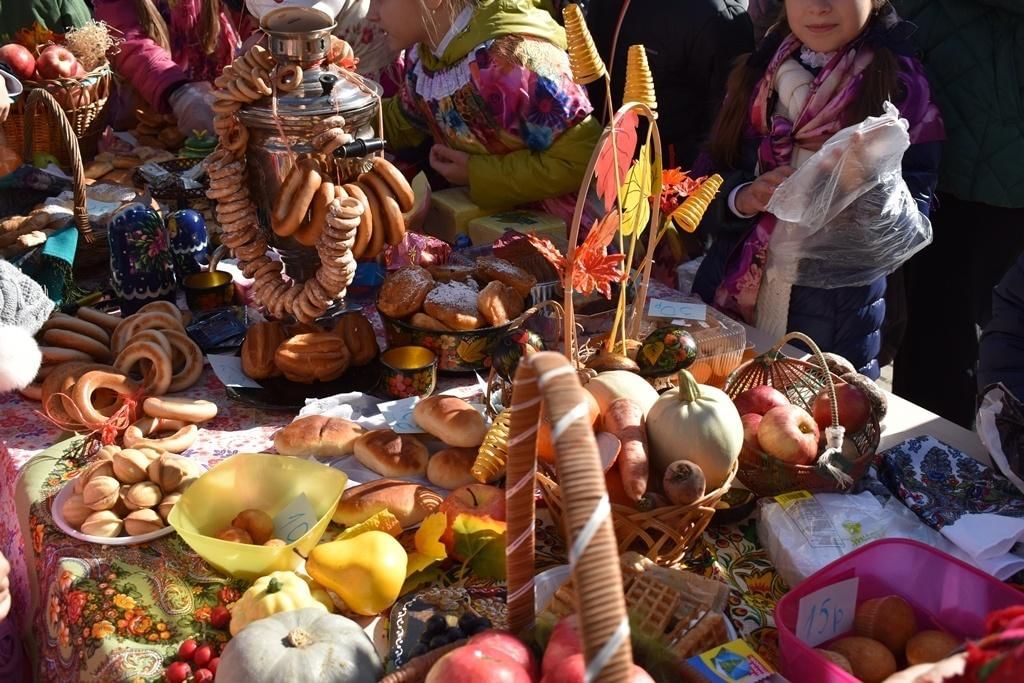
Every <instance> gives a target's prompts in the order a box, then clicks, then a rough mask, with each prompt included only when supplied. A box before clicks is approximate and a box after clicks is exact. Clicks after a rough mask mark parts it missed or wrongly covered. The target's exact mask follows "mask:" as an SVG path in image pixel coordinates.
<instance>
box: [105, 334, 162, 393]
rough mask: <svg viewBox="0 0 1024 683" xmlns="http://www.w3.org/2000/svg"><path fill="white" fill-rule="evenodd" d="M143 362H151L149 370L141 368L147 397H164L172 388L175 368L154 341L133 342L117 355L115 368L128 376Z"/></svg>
mask: <svg viewBox="0 0 1024 683" xmlns="http://www.w3.org/2000/svg"><path fill="white" fill-rule="evenodd" d="M141 361H149V363H150V367H149V368H142V367H140V371H141V374H142V375H143V377H144V379H143V382H144V384H143V389H144V390H145V392H146V395H147V396H163V395H164V394H166V393H167V390H168V389H169V388H170V386H171V378H172V377H173V376H174V368H173V367H172V366H171V356H170V354H168V353H166V352H165V351H164V350H163V348H162V347H161V346H160V345H159V344H157V343H156V342H152V341H133V342H132V343H131V344H128V345H127V346H126V347H124V349H123V350H122V351H121V353H119V354H117V360H115V361H114V368H116V369H117V371H118V372H122V373H124V374H125V375H128V373H129V371H131V369H132V368H133V367H135V365H136V364H139V363H141Z"/></svg>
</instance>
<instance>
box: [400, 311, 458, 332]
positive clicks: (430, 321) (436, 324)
mask: <svg viewBox="0 0 1024 683" xmlns="http://www.w3.org/2000/svg"><path fill="white" fill-rule="evenodd" d="M409 324H410V325H412V326H413V327H417V328H419V329H421V330H434V331H436V332H451V331H452V328H450V327H448V326H447V325H445V324H444V323H443V322H441V321H440V320H438V319H437V318H431V317H430V316H429V315H427V314H426V313H413V314H412V317H411V318H409Z"/></svg>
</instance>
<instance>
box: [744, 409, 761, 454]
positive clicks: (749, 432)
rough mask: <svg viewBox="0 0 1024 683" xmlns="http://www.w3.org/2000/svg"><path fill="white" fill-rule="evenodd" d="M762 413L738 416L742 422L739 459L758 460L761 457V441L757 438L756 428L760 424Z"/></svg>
mask: <svg viewBox="0 0 1024 683" xmlns="http://www.w3.org/2000/svg"><path fill="white" fill-rule="evenodd" d="M762 419H763V416H762V415H758V414H757V413H747V414H746V415H744V416H742V417H741V418H740V422H742V423H743V449H742V450H741V451H740V460H742V461H744V462H759V461H760V459H761V450H762V449H761V442H760V441H758V440H757V428H758V427H760V426H761V420H762Z"/></svg>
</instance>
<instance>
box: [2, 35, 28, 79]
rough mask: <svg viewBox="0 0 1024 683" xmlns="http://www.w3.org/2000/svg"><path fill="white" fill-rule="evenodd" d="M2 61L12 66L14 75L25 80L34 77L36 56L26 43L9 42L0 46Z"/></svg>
mask: <svg viewBox="0 0 1024 683" xmlns="http://www.w3.org/2000/svg"><path fill="white" fill-rule="evenodd" d="M0 62H3V63H4V64H6V65H7V66H9V67H11V71H13V72H14V75H15V76H17V77H18V78H20V79H21V80H23V81H24V80H26V79H30V78H32V76H33V75H35V73H36V58H35V57H33V56H32V52H31V51H30V50H29V49H28V48H27V47H25V46H24V45H18V44H17V43H7V44H6V45H4V46H3V47H0Z"/></svg>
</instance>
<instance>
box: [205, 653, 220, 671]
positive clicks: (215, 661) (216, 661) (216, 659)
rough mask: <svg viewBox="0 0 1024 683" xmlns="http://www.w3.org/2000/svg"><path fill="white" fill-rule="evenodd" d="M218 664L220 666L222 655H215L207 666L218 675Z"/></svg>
mask: <svg viewBox="0 0 1024 683" xmlns="http://www.w3.org/2000/svg"><path fill="white" fill-rule="evenodd" d="M218 666H220V657H214V658H213V659H211V660H210V663H209V664H207V665H206V668H207V669H209V670H210V671H211V672H212V673H213V675H214V676H216V675H217V667H218Z"/></svg>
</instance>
